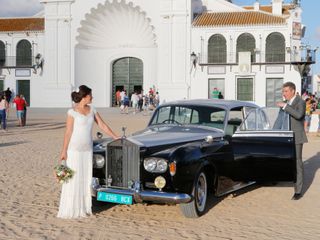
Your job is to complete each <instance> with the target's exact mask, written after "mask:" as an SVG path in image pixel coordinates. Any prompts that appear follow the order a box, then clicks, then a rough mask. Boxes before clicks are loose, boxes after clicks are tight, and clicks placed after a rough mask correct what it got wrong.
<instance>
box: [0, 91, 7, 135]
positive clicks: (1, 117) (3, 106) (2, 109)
mask: <svg viewBox="0 0 320 240" xmlns="http://www.w3.org/2000/svg"><path fill="white" fill-rule="evenodd" d="M8 111H9V103H8V101H7V99H6V95H5V94H1V96H0V121H1V127H2V129H3V131H6V130H7V113H8Z"/></svg>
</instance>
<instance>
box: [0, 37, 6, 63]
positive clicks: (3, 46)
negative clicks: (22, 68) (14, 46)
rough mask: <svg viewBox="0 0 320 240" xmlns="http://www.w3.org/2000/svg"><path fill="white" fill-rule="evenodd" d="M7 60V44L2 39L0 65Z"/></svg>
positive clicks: (0, 43) (0, 42)
mask: <svg viewBox="0 0 320 240" xmlns="http://www.w3.org/2000/svg"><path fill="white" fill-rule="evenodd" d="M5 61H6V46H5V44H4V43H3V42H2V41H0V67H1V66H3V65H4V63H5Z"/></svg>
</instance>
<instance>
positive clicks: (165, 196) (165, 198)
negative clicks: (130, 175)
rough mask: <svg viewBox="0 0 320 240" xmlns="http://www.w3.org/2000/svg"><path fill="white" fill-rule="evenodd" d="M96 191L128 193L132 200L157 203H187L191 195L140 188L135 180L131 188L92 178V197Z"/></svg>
mask: <svg viewBox="0 0 320 240" xmlns="http://www.w3.org/2000/svg"><path fill="white" fill-rule="evenodd" d="M97 192H108V193H114V194H123V195H130V196H132V197H133V199H134V201H135V202H137V203H141V202H144V201H150V202H157V203H173V204H179V203H188V202H190V201H191V200H192V197H191V196H190V195H189V194H186V193H168V192H161V191H150V190H141V189H140V183H139V182H136V183H135V184H134V187H133V188H132V189H120V188H112V187H107V186H101V185H99V180H98V179H96V178H93V180H92V186H91V193H92V196H93V197H97Z"/></svg>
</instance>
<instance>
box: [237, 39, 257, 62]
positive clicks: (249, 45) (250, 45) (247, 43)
mask: <svg viewBox="0 0 320 240" xmlns="http://www.w3.org/2000/svg"><path fill="white" fill-rule="evenodd" d="M255 48H256V40H255V39H254V36H252V35H251V34H250V33H243V34H241V35H240V36H239V37H238V39H237V62H238V61H239V52H251V62H256V54H255V52H254V49H255Z"/></svg>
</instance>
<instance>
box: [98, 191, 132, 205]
mask: <svg viewBox="0 0 320 240" xmlns="http://www.w3.org/2000/svg"><path fill="white" fill-rule="evenodd" d="M97 200H98V201H102V202H111V203H120V204H132V196H130V195H122V194H116V193H107V192H98V196H97Z"/></svg>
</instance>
